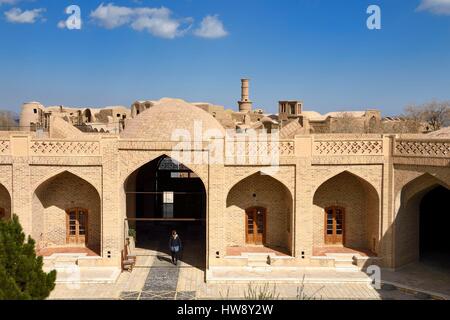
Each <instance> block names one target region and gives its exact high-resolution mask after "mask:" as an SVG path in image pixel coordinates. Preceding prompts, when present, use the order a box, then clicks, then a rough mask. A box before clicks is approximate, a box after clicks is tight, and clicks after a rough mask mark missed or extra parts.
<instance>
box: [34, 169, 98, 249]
mask: <svg viewBox="0 0 450 320" xmlns="http://www.w3.org/2000/svg"><path fill="white" fill-rule="evenodd" d="M74 208H78V209H83V210H84V212H86V214H85V216H87V223H86V225H85V227H86V229H87V231H86V237H85V238H83V241H82V242H77V243H72V242H69V241H68V235H69V233H70V226H69V225H70V224H71V222H70V218H69V217H68V215H69V211H70V210H71V209H74ZM32 212H33V214H32V236H33V238H34V239H35V240H36V241H37V247H38V248H39V249H44V248H66V247H78V248H87V249H90V250H91V251H93V252H95V253H96V254H100V252H101V197H100V194H99V192H98V191H97V189H96V188H95V187H94V186H93V185H92V184H91V183H89V182H88V181H86V180H85V179H83V178H81V177H80V176H78V175H76V174H74V173H72V172H70V171H68V170H63V171H62V172H60V173H58V174H56V175H53V176H52V177H50V178H48V179H47V180H45V181H43V182H41V183H40V184H39V185H38V186H37V188H36V189H35V191H34V192H33V199H32ZM77 223H78V222H77ZM83 223H85V222H84V221H83ZM83 232H84V231H83Z"/></svg>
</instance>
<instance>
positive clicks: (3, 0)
mask: <svg viewBox="0 0 450 320" xmlns="http://www.w3.org/2000/svg"><path fill="white" fill-rule="evenodd" d="M19 1H20V0H0V6H1V5H2V4H16V3H17V2H19Z"/></svg>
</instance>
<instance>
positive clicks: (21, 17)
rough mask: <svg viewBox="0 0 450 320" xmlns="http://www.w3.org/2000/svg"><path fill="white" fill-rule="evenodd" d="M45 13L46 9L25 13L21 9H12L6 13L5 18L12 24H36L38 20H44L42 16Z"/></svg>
mask: <svg viewBox="0 0 450 320" xmlns="http://www.w3.org/2000/svg"><path fill="white" fill-rule="evenodd" d="M44 12H45V9H44V8H40V9H32V10H24V11H22V10H21V9H19V8H12V9H11V10H8V11H6V12H5V17H6V20H7V21H8V22H12V23H35V22H36V21H37V20H38V19H43V17H42V14H43V13H44Z"/></svg>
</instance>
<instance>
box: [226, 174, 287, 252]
mask: <svg viewBox="0 0 450 320" xmlns="http://www.w3.org/2000/svg"><path fill="white" fill-rule="evenodd" d="M226 206H227V208H226V212H225V215H226V220H227V221H228V223H227V225H226V226H225V228H226V245H227V246H228V247H245V246H249V245H250V246H252V245H253V243H248V240H247V239H248V234H247V233H248V232H249V227H248V225H247V224H248V219H247V213H248V212H249V211H251V210H252V209H254V208H256V209H259V210H261V211H265V214H266V218H265V227H264V229H265V230H264V232H265V237H264V238H265V239H264V240H265V241H263V243H262V245H263V246H265V247H268V248H271V249H275V250H277V251H280V252H283V253H287V254H289V253H291V252H292V235H293V230H292V229H293V227H292V226H293V221H292V220H293V198H292V194H291V192H290V191H289V189H288V188H287V187H286V186H285V185H284V184H283V183H282V182H280V181H278V180H277V179H275V178H274V177H272V176H270V175H266V174H262V173H261V172H257V173H255V174H252V175H250V176H248V177H246V178H244V179H242V180H240V181H239V182H238V183H236V184H235V185H234V186H233V187H232V188H231V189H230V191H229V192H228V194H227V200H226Z"/></svg>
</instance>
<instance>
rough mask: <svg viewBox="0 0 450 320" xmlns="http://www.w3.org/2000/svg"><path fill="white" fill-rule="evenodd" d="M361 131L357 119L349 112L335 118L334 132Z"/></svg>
mask: <svg viewBox="0 0 450 320" xmlns="http://www.w3.org/2000/svg"><path fill="white" fill-rule="evenodd" d="M360 131H361V128H360V125H359V123H358V121H357V119H356V118H355V117H354V116H353V115H352V114H350V113H348V112H343V113H342V116H341V117H339V118H336V119H334V124H333V125H332V132H333V133H360Z"/></svg>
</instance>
